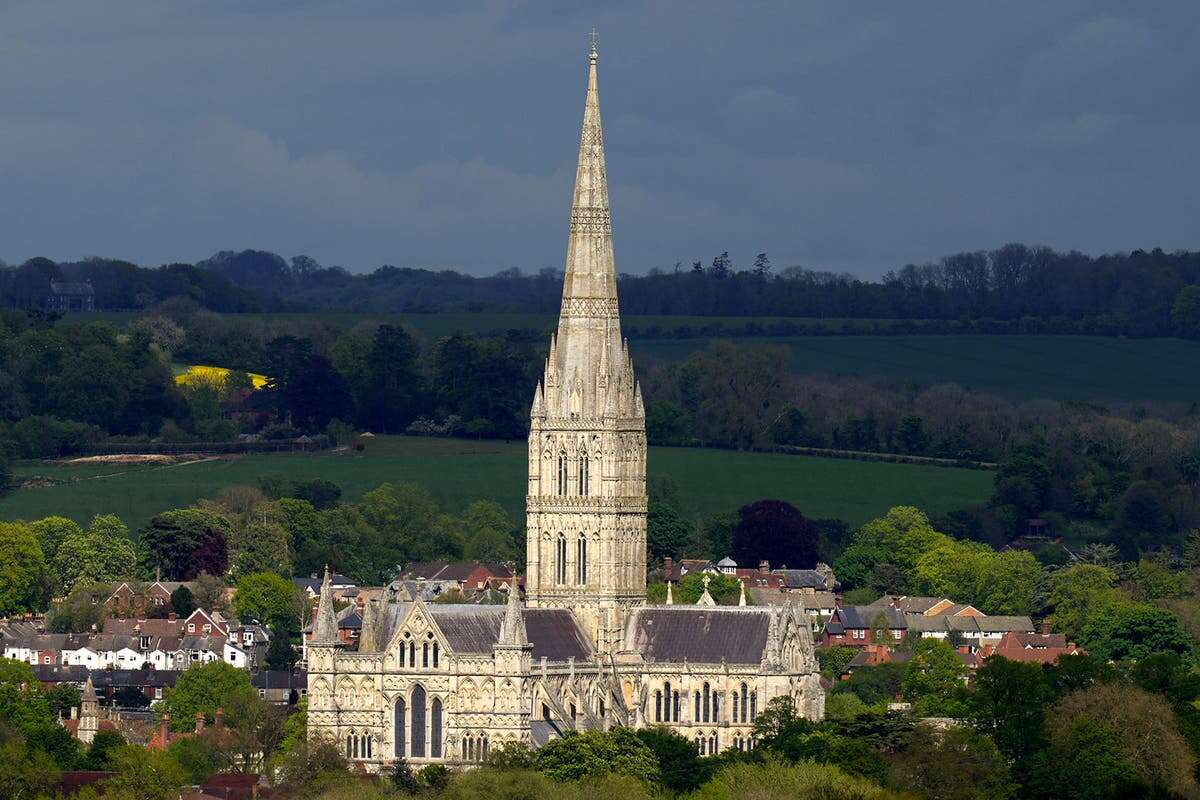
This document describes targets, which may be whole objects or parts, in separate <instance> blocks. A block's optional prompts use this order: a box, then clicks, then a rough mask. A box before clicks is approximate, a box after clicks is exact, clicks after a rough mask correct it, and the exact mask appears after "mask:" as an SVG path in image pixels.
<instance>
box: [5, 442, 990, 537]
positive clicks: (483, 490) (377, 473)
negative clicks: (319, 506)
mask: <svg viewBox="0 0 1200 800" xmlns="http://www.w3.org/2000/svg"><path fill="white" fill-rule="evenodd" d="M525 458H526V447H525V444H524V442H512V443H503V442H491V441H481V442H474V441H464V440H454V439H421V438H414V437H383V436H381V437H378V438H376V439H374V440H373V441H372V442H371V443H370V444H369V445H368V446H367V450H366V451H365V452H363V453H355V452H353V451H341V452H325V453H318V454H304V453H300V454H290V453H289V454H284V455H254V456H242V457H236V458H231V459H220V460H211V461H203V462H196V463H188V464H179V465H175V466H167V467H144V466H143V467H128V466H115V465H94V464H93V465H60V464H56V463H51V462H21V463H18V464H16V465H15V468H14V473H15V474H16V477H17V480H18V481H19V480H22V479H25V478H28V477H30V476H33V475H39V476H44V477H46V478H50V479H55V480H63V481H73V482H71V483H62V484H58V485H52V486H43V487H39V488H25V489H19V490H17V491H14V492H13V493H11V494H9V495H8V496H6V497H5V498H4V499H3V500H0V519H4V520H12V519H37V518H40V517H44V516H47V515H50V514H61V515H63V516H68V517H72V518H74V519H76V520H79V521H81V522H83V521H86V520H87V519H89V518H90V517H91V516H92V515H93V514H98V513H114V514H117V515H118V516H120V517H121V518H122V519H124V520H125V521H126V522H127V523H128V524H129V526H130V527H131V528H133V529H135V530H136V529H137V528H139V527H141V526H142V525H144V524H145V523H146V522H147V520H149V518H150V517H151V516H152V515H153V514H154V513H156V512H158V511H162V510H164V509H168V508H178V507H181V506H186V505H188V504H190V503H192V502H194V501H195V500H197V499H199V498H202V497H210V496H212V495H213V494H214V493H215V492H216V491H217V490H218V489H220V488H221V487H223V486H229V485H232V484H255V483H256V482H257V481H258V479H259V477H268V476H282V477H285V478H288V479H304V478H315V477H321V478H327V479H329V480H332V481H334V482H335V483H337V484H338V485H339V486H341V487H342V490H343V492H344V495H343V496H344V497H345V498H347V499H355V498H357V497H359V496H360V495H361V494H362V493H363V492H364V491H367V490H369V489H372V488H374V487H376V486H378V485H379V484H381V483H384V482H385V481H412V482H415V483H421V484H424V485H426V486H428V487H429V488H430V490H431V491H432V492H433V493H434V495H435V496H436V497H437V499H438V501H439V502H440V503H441V504H442V506H443V507H444V508H445V509H447V510H450V511H458V510H461V509H462V508H463V507H464V506H466V505H467V504H468V503H470V502H471V501H473V500H479V499H491V500H495V501H497V502H499V503H501V504H502V505H504V506H505V508H507V509H508V511H509V513H510V514H512V515H513V518H514V519H520V518H521V517H522V516H523V515H524V493H525V479H524V476H525ZM649 458H650V461H649V467H650V475H651V476H652V477H653V476H660V475H669V476H671V477H672V478H674V479H675V481H676V483H677V484H678V486H679V491H680V504H681V505H682V506H683V507H684V509H685V510H686V512H687V513H688V514H707V513H709V512H713V511H723V510H733V509H736V508H737V507H738V506H740V505H743V504H745V503H747V502H751V501H754V500H760V499H763V498H776V499H783V500H788V501H790V502H792V503H795V504H796V505H797V506H799V507H800V508H801V509H802V510H803V511H804V512H805V513H806V514H808V515H810V516H816V517H837V518H840V519H844V520H846V521H847V522H850V523H851V524H859V523H861V522H864V521H865V520H868V519H871V518H872V517H875V516H878V515H879V514H882V513H883V512H885V511H887V509H888V508H890V507H891V506H894V505H900V504H905V505H916V506H919V507H921V508H923V509H925V510H926V511H928V512H930V513H939V512H945V511H949V510H952V509H955V508H960V507H962V506H964V505H967V504H970V503H977V502H981V501H982V500H984V499H985V498H986V497H987V496H988V494H989V493H990V491H991V485H992V473H990V472H982V471H975V470H966V469H951V468H945V467H930V466H919V465H908V464H884V463H875V462H865V461H843V460H837V459H828V458H817V457H808V456H789V455H779V454H771V453H739V452H733V451H728V450H704V449H687V448H671V447H656V448H651V450H650V456H649Z"/></svg>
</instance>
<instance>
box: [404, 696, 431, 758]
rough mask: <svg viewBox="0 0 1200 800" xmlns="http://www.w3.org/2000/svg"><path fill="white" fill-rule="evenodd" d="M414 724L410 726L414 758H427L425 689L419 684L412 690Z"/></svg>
mask: <svg viewBox="0 0 1200 800" xmlns="http://www.w3.org/2000/svg"><path fill="white" fill-rule="evenodd" d="M411 718H412V724H411V725H410V726H409V739H410V740H411V741H412V745H411V746H410V747H411V751H412V757H413V758H424V757H425V739H426V736H427V734H428V731H427V730H426V726H425V687H424V686H422V685H421V684H419V683H418V684H417V685H416V686H414V687H413V690H412V714H411Z"/></svg>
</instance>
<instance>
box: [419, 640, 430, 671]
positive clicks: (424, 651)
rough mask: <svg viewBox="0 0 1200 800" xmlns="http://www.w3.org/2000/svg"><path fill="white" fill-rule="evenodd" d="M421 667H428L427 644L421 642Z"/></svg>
mask: <svg viewBox="0 0 1200 800" xmlns="http://www.w3.org/2000/svg"><path fill="white" fill-rule="evenodd" d="M421 666H422V667H425V668H428V667H429V642H421Z"/></svg>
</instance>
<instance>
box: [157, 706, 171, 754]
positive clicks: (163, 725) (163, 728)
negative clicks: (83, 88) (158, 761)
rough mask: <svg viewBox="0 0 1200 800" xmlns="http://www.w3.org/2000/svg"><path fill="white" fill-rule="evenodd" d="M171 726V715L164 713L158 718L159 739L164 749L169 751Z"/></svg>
mask: <svg viewBox="0 0 1200 800" xmlns="http://www.w3.org/2000/svg"><path fill="white" fill-rule="evenodd" d="M170 725H171V715H170V714H166V713H164V714H163V715H162V716H161V717H159V718H158V738H159V739H160V740H162V749H163V750H166V749H167V730H168V729H169V728H170Z"/></svg>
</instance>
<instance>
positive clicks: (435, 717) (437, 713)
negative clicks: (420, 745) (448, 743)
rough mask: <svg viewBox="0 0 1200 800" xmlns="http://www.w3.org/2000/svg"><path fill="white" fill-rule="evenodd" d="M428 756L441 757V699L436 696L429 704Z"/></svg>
mask: <svg viewBox="0 0 1200 800" xmlns="http://www.w3.org/2000/svg"><path fill="white" fill-rule="evenodd" d="M435 647H436V645H435ZM429 757H430V758H441V757H442V701H441V699H440V698H437V697H435V698H433V702H432V703H430V704H429Z"/></svg>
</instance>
